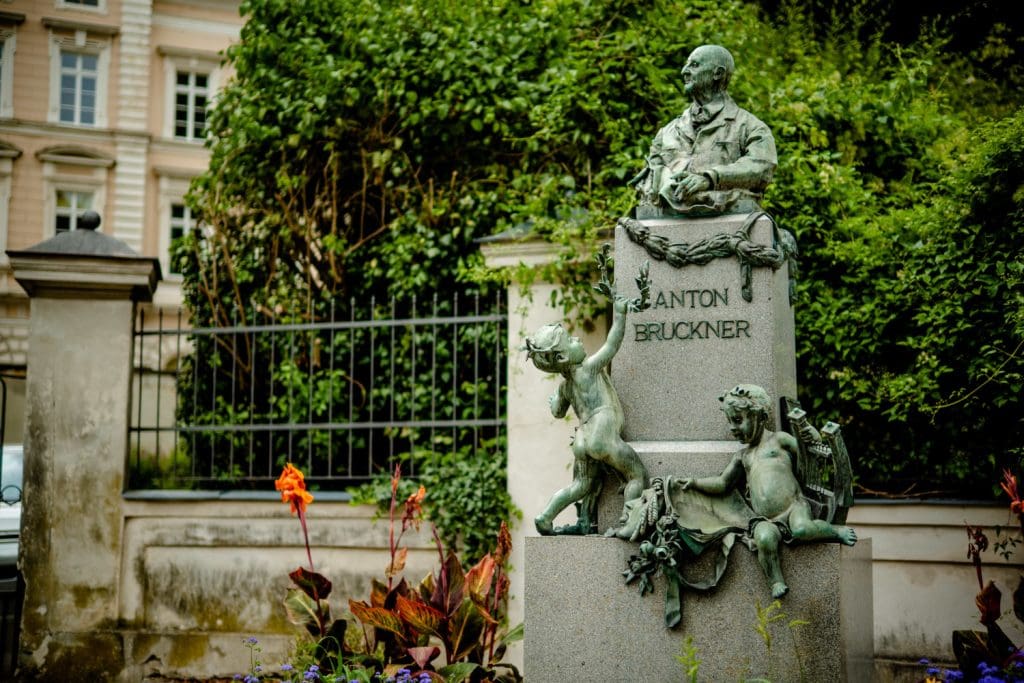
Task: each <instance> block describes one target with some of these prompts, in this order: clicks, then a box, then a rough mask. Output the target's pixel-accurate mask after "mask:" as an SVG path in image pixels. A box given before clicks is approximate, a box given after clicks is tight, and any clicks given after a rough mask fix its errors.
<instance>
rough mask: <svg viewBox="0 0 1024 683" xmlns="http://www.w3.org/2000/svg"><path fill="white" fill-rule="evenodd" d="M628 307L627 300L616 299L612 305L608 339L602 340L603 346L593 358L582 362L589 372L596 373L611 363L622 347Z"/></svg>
mask: <svg viewBox="0 0 1024 683" xmlns="http://www.w3.org/2000/svg"><path fill="white" fill-rule="evenodd" d="M628 306H629V301H628V300H627V299H623V298H619V297H616V299H615V303H614V304H613V305H612V308H613V310H614V313H613V314H612V326H611V329H609V330H608V338H607V339H605V340H604V345H603V346H601V348H600V349H598V350H597V353H595V354H594V355H593V356H591V357H590V358H588V359H587V360H586V361H584V362H583V365H584V366H585V367H586V368H587V369H588V370H590V371H591V372H597V371H598V370H600V369H601V368H603V367H604V366H606V365H608V363H610V362H611V360H612V358H614V357H615V354H616V353H618V351H619V347H620V346H622V340H623V339H624V338H625V336H626V311H627V309H628Z"/></svg>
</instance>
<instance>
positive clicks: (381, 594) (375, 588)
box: [370, 579, 388, 607]
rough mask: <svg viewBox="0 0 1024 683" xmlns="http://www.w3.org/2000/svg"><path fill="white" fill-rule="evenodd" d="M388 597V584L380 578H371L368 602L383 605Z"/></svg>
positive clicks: (377, 605)
mask: <svg viewBox="0 0 1024 683" xmlns="http://www.w3.org/2000/svg"><path fill="white" fill-rule="evenodd" d="M387 597H388V586H387V584H386V583H384V582H383V581H381V580H380V579H373V580H372V582H371V584H370V604H371V605H373V606H374V607H383V606H384V602H385V601H386V600H387Z"/></svg>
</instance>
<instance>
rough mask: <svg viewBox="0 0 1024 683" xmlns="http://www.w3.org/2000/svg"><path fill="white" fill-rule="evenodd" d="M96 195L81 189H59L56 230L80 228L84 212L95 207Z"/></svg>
mask: <svg viewBox="0 0 1024 683" xmlns="http://www.w3.org/2000/svg"><path fill="white" fill-rule="evenodd" d="M94 199H95V195H94V193H92V192H84V191H80V190H57V204H56V210H55V220H54V231H55V232H57V233H61V232H70V231H71V230H77V229H78V219H79V218H80V217H81V215H82V213H83V212H85V211H88V210H89V209H92V208H93V201H94Z"/></svg>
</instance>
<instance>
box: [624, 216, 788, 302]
mask: <svg viewBox="0 0 1024 683" xmlns="http://www.w3.org/2000/svg"><path fill="white" fill-rule="evenodd" d="M761 217H765V218H767V219H768V220H769V221H770V222H771V224H772V246H770V247H768V246H765V245H763V244H758V243H757V242H753V241H751V239H750V230H751V228H753V226H754V224H755V223H756V222H757V221H758V219H760V218H761ZM618 223H619V225H620V226H622V228H623V229H624V230H625V231H626V234H627V235H628V236H629V239H630V240H632V241H633V242H636V243H637V244H639V245H640V246H641V247H643V248H644V249H645V250H646V251H647V253H648V254H650V256H651V258H653V259H655V260H657V261H665V262H666V263H668V264H669V265H670V266H672V267H673V268H684V267H686V266H703V265H705V264H707V263H710V262H711V261H713V260H714V259H716V258H729V257H730V256H735V257H736V258H738V259H739V262H740V277H741V279H742V288H741V294H742V296H743V300H744V301H747V302H750V301H753V298H754V294H753V287H752V284H751V274H752V272H753V268H754V266H757V267H761V268H764V267H768V268H771V269H772V270H778V269H779V268H781V267H782V265H783V264H784V263H786V262H787V261H788V262H789V300H790V302H791V303H792V301H793V295H794V291H793V290H794V285H795V278H796V267H797V255H798V253H797V248H796V239H794V237H793V235H792V233H790V232H789V231H788V230H783V229H781V228H779V226H778V225H777V224H776V223H775V221H774V220H773V219H772V217H771V216H769V215H768V214H767V213H765V212H764V211H754V212H753V213H751V214H750V215H749V216H748V217H747V220H746V221H744V222H743V226H742V227H741V228H740V229H739V230H737V231H736V232H735V233H733V234H731V235H729V234H726V233H720V234H718V235H713V236H712V237H709V238H707V239H703V240H700V241H699V242H694V243H692V244H689V243H686V242H674V243H672V242H669V241H668V238H667V237H664V236H662V235H652V234H651V230H650V228H648V227H647V226H646V225H644V224H643V223H641V222H640V221H638V220H636V219H634V218H620V219H619V221H618Z"/></svg>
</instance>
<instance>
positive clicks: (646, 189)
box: [630, 45, 778, 218]
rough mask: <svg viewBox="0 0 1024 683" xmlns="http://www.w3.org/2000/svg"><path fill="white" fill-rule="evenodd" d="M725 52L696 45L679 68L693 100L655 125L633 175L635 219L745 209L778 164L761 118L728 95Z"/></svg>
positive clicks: (729, 64)
mask: <svg viewBox="0 0 1024 683" xmlns="http://www.w3.org/2000/svg"><path fill="white" fill-rule="evenodd" d="M733 70H734V62H733V58H732V55H731V54H729V51H728V50H726V49H725V48H724V47H720V46H718V45H702V46H701V47H698V48H697V49H696V50H694V51H693V52H692V53H691V54H690V56H689V58H688V59H687V61H686V65H685V66H683V70H682V76H683V83H684V89H685V91H686V94H688V95H690V96H691V97H692V98H693V103H692V104H691V105H690V107H689V108H687V110H686V111H684V112H683V114H682V115H681V116H679V117H678V118H676V119H675V120H674V121H672V122H671V123H669V124H668V125H667V126H665V127H664V128H662V129H661V130H660V131H658V134H657V135H656V136H655V137H654V142H653V143H652V144H651V151H650V153H649V154H648V155H647V167H646V168H645V169H644V170H643V171H641V172H640V174H638V175H637V176H636V177H635V178H634V179H633V180H632V181H630V184H631V185H635V186H636V188H637V192H638V193H639V203H638V206H637V209H636V217H637V218H656V217H661V216H717V215H720V214H726V213H750V212H751V211H755V210H757V209H758V208H760V207H759V204H758V203H759V200H760V199H761V196H762V195H763V193H764V190H765V188H766V187H767V186H768V183H769V182H771V179H772V174H773V173H774V171H775V167H776V165H777V164H778V158H777V157H776V154H775V138H773V137H772V132H771V130H769V129H768V126H766V125H765V124H764V123H763V122H762V121H761V120H760V119H758V118H757V117H756V116H754V115H753V114H751V113H750V112H748V111H746V110H744V109H741V108H740V107H738V106H736V103H735V102H734V101H733V99H732V98H731V97H730V96H729V93H728V86H729V80H730V78H732V74H733Z"/></svg>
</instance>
